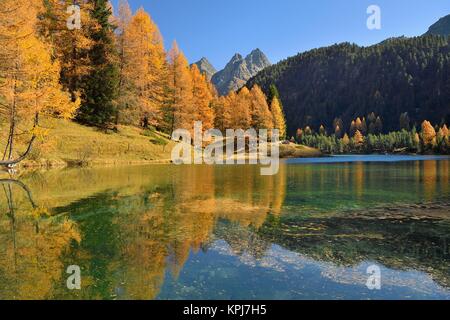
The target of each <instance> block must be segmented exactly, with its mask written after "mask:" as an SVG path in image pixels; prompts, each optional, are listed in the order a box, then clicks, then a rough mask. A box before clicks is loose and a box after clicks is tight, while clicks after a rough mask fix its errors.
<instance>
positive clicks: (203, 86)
mask: <svg viewBox="0 0 450 320" xmlns="http://www.w3.org/2000/svg"><path fill="white" fill-rule="evenodd" d="M191 77H192V103H193V107H194V108H195V115H194V117H195V121H202V123H203V129H204V130H208V129H212V128H213V127H214V112H213V109H212V101H213V92H212V90H211V87H210V86H209V85H208V80H207V79H206V76H205V75H204V74H202V73H201V72H200V70H199V69H198V67H197V65H195V64H193V65H192V66H191Z"/></svg>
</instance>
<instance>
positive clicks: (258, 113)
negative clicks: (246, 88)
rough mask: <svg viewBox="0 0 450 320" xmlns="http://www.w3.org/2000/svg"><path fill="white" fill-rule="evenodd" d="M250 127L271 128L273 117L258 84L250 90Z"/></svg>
mask: <svg viewBox="0 0 450 320" xmlns="http://www.w3.org/2000/svg"><path fill="white" fill-rule="evenodd" d="M250 112H251V127H252V128H255V129H268V130H269V129H272V128H273V118H272V114H271V113H270V110H269V106H268V105H267V98H266V96H265V95H264V93H263V92H262V90H261V88H260V87H259V86H258V85H255V86H253V88H252V90H251V91H250Z"/></svg>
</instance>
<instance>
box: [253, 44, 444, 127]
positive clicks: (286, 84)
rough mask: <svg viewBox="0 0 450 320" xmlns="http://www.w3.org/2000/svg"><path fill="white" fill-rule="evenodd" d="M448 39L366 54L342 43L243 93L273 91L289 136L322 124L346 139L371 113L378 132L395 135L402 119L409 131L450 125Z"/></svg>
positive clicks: (267, 75) (278, 68) (286, 66)
mask: <svg viewBox="0 0 450 320" xmlns="http://www.w3.org/2000/svg"><path fill="white" fill-rule="evenodd" d="M449 42H450V38H444V37H439V36H425V37H416V38H394V39H390V40H389V41H386V42H383V43H380V44H378V45H375V46H371V47H359V46H357V45H353V44H349V43H344V44H340V45H334V46H331V47H326V48H320V49H315V50H312V51H309V52H305V53H302V54H299V55H297V56H295V57H292V58H289V59H286V60H284V61H282V62H280V63H278V64H276V65H273V66H271V67H269V68H267V69H265V70H264V71H262V72H260V73H259V74H258V75H257V76H256V77H254V78H253V79H251V80H250V81H249V82H248V83H247V86H248V87H251V86H253V84H255V83H256V84H259V85H261V87H262V88H263V90H264V91H265V92H266V93H267V92H268V91H269V86H270V85H271V84H275V85H276V86H277V87H278V90H279V91H280V95H281V99H282V101H283V105H284V108H285V113H286V119H287V124H288V129H289V133H290V134H291V135H293V134H295V130H296V129H297V128H304V127H305V126H307V125H309V126H312V128H313V129H314V130H318V128H319V126H320V125H321V124H324V125H325V126H326V127H327V129H328V132H334V128H333V120H334V119H335V118H338V117H340V118H341V119H342V120H343V122H344V129H345V131H347V132H348V131H349V127H350V122H351V121H352V120H353V119H355V118H356V117H363V116H367V115H368V114H369V113H372V112H375V113H376V115H379V116H381V118H382V121H383V131H390V130H397V129H399V117H400V114H401V113H404V112H408V116H409V118H410V120H411V124H414V123H415V124H420V122H421V121H423V120H424V119H428V120H430V121H432V122H433V123H437V124H439V123H441V122H442V121H447V122H449V121H450V43H449Z"/></svg>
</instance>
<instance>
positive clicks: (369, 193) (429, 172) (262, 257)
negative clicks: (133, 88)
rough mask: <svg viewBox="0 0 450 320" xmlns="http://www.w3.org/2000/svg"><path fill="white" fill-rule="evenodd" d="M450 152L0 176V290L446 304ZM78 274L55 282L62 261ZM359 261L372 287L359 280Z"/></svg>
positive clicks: (74, 295) (23, 294)
mask: <svg viewBox="0 0 450 320" xmlns="http://www.w3.org/2000/svg"><path fill="white" fill-rule="evenodd" d="M449 167H450V160H449V159H448V158H445V157H420V156H418V157H412V156H342V157H333V158H321V159H298V160H297V159H294V160H289V161H286V162H283V164H282V165H281V167H280V172H279V174H278V175H276V176H273V177H263V176H261V175H260V174H259V173H260V171H259V168H258V167H256V166H248V165H245V166H222V167H211V166H182V167H176V166H168V165H167V166H166V165H157V166H142V167H130V168H102V169H67V170H57V171H49V172H43V173H42V172H36V173H28V174H24V175H23V176H21V177H20V179H19V180H20V182H21V183H17V182H12V181H5V180H4V181H1V184H2V186H1V188H0V191H1V192H2V194H1V196H0V213H1V215H0V283H1V286H0V298H1V299H254V298H255V299H449V298H450V271H449V270H450V269H449V267H450V247H449V244H450V232H449V231H450V212H449V208H450V205H449V203H450V184H449ZM70 265H77V266H79V267H80V270H81V280H82V281H81V290H74V291H72V290H68V289H67V286H66V280H67V277H68V276H69V275H68V274H67V273H66V269H67V267H68V266H70ZM369 266H377V267H378V268H379V270H380V272H381V290H369V289H368V288H367V286H366V282H367V279H368V277H369V275H368V274H367V269H368V267H369Z"/></svg>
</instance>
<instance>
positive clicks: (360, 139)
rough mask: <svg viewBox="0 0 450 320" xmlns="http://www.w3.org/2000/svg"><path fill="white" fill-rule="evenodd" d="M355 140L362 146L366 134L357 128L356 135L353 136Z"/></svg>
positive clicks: (356, 143)
mask: <svg viewBox="0 0 450 320" xmlns="http://www.w3.org/2000/svg"><path fill="white" fill-rule="evenodd" d="M353 142H354V143H355V145H356V146H361V145H362V144H363V143H364V136H363V135H362V133H361V132H360V131H359V130H356V132H355V135H354V136H353Z"/></svg>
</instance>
